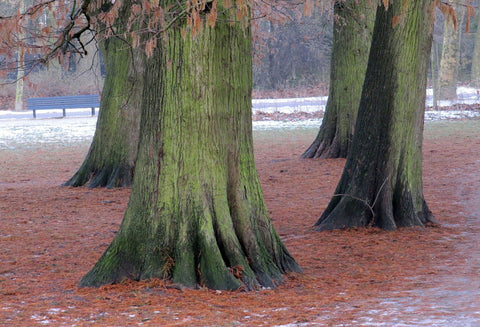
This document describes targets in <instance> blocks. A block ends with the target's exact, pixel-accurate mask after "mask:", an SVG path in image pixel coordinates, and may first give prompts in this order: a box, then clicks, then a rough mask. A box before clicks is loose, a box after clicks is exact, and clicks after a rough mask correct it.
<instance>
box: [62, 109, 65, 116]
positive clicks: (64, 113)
mask: <svg viewBox="0 0 480 327" xmlns="http://www.w3.org/2000/svg"><path fill="white" fill-rule="evenodd" d="M62 110H63V117H65V116H66V113H65V109H62Z"/></svg>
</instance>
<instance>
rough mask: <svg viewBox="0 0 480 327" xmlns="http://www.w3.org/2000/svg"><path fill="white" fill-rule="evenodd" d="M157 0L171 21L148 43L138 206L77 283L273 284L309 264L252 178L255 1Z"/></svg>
mask: <svg viewBox="0 0 480 327" xmlns="http://www.w3.org/2000/svg"><path fill="white" fill-rule="evenodd" d="M132 4H133V2H132V1H124V5H125V6H131V5H132ZM160 4H161V6H162V8H163V10H162V12H163V14H164V15H165V17H174V20H173V21H170V22H169V23H167V25H168V28H165V29H164V32H162V33H157V34H155V35H154V36H151V34H149V33H145V34H143V36H142V40H143V42H144V44H145V50H146V53H147V55H148V58H146V59H145V63H144V66H143V67H144V85H148V87H144V88H143V96H142V104H141V106H142V117H141V128H140V143H139V148H138V149H139V150H138V157H137V162H136V165H135V173H134V180H133V185H132V191H131V196H130V201H129V204H128V207H127V210H126V213H125V216H124V219H123V221H122V225H121V227H120V230H119V232H118V233H117V235H116V237H115V238H114V240H113V241H112V243H111V244H110V246H109V247H108V249H107V250H106V251H105V253H104V254H103V256H102V257H101V258H100V259H99V261H98V262H97V263H96V264H95V266H94V267H93V269H92V270H91V271H90V272H88V273H87V275H86V276H85V277H84V278H83V279H82V280H81V282H80V286H99V285H102V284H106V283H115V282H120V281H122V280H124V279H127V278H129V279H134V280H140V279H148V278H154V277H158V278H169V279H172V280H173V281H174V282H175V283H179V284H182V285H185V286H188V287H195V286H197V285H201V286H206V287H209V288H214V289H237V288H239V287H242V286H244V287H246V288H247V289H253V288H256V287H258V286H260V285H261V286H267V287H273V286H275V285H276V284H277V283H278V282H279V281H280V280H281V278H282V274H283V273H285V272H288V271H299V270H300V268H299V267H298V265H297V263H296V262H295V261H294V259H293V258H292V257H291V256H290V254H289V253H288V251H287V250H286V248H285V247H284V245H283V244H282V242H281V240H280V238H279V236H278V235H277V234H276V232H275V230H274V228H273V226H272V224H271V222H270V219H269V216H268V213H267V210H266V208H265V204H264V201H263V196H262V192H261V187H260V183H259V180H258V177H257V174H256V171H255V164H254V158H253V149H252V147H253V145H252V144H253V143H252V131H251V127H252V126H251V87H252V75H251V74H252V73H251V37H250V28H249V20H248V10H249V9H248V6H247V3H246V2H244V1H234V2H232V5H229V4H228V3H227V2H226V1H225V2H224V1H214V2H209V3H205V2H200V3H196V5H194V4H192V3H191V5H192V7H190V10H191V11H189V9H188V7H185V6H184V5H185V4H184V3H182V4H181V6H179V5H178V4H179V3H178V2H176V1H162V2H161V3H160ZM185 12H186V13H187V15H186V16H185V15H183V16H182V14H181V13H185ZM153 13H154V14H153V15H152V16H153V17H155V12H153ZM156 17H158V16H156ZM217 17H218V18H217ZM238 18H240V22H238ZM215 19H216V20H217V22H216V24H215V26H214V27H212V26H213V22H214V20H215ZM202 20H207V21H208V22H209V25H205V24H202ZM147 21H148V20H147ZM188 21H190V24H187V22H188ZM229 22H230V23H229ZM151 23H152V21H148V22H147V23H145V24H151ZM150 27H151V26H150ZM152 29H153V28H150V30H152Z"/></svg>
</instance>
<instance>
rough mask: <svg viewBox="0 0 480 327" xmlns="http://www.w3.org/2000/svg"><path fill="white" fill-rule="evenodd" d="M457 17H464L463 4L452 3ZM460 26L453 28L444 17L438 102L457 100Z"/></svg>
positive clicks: (448, 19)
mask: <svg viewBox="0 0 480 327" xmlns="http://www.w3.org/2000/svg"><path fill="white" fill-rule="evenodd" d="M452 6H453V8H454V9H455V12H456V15H457V17H462V16H463V15H464V12H465V10H464V6H465V5H464V4H460V3H456V2H454V3H452ZM460 26H461V25H459V26H454V24H453V22H452V18H451V17H445V26H444V28H443V46H442V57H441V59H440V71H439V73H438V79H439V81H438V84H439V92H438V95H439V100H455V99H456V98H457V81H458V66H459V61H460V50H459V49H460V41H459V40H460V33H461V27H460Z"/></svg>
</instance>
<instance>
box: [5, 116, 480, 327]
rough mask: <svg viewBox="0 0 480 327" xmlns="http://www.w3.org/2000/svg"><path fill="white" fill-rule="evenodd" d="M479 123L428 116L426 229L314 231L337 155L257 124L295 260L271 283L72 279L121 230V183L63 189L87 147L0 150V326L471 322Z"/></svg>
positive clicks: (297, 133)
mask: <svg viewBox="0 0 480 327" xmlns="http://www.w3.org/2000/svg"><path fill="white" fill-rule="evenodd" d="M479 127H480V123H479V122H478V121H464V122H461V121H460V122H436V123H431V124H428V125H427V132H426V135H427V136H426V139H425V145H424V158H425V159H424V191H425V196H426V198H427V202H428V204H429V205H430V208H431V209H432V211H433V212H434V214H435V216H436V218H437V220H439V222H440V223H441V224H442V226H441V227H436V228H427V229H420V228H413V229H400V230H398V231H395V232H384V231H380V230H375V229H370V230H365V229H360V230H341V231H333V232H322V233H318V232H314V231H312V230H311V226H312V225H313V223H314V222H315V221H316V219H317V218H318V217H319V215H320V214H321V212H322V210H323V209H324V208H325V206H326V205H327V203H328V201H329V199H330V197H331V196H332V194H333V191H334V188H335V186H336V183H337V181H338V179H339V175H340V174H341V171H342V167H343V165H344V160H341V159H339V160H301V159H299V157H300V154H301V153H302V151H304V150H305V149H306V147H307V146H308V145H309V143H310V142H311V141H312V140H313V137H314V136H315V134H316V132H317V130H316V129H309V130H301V129H295V130H281V131H258V132H255V151H256V161H257V169H258V172H259V175H260V178H261V181H262V185H263V189H264V194H265V200H266V203H267V206H268V208H269V211H270V213H271V217H272V219H273V222H274V224H275V226H276V228H277V231H278V232H279V234H280V235H281V237H282V238H283V240H284V242H285V243H286V245H287V247H288V249H289V250H290V252H291V253H292V254H293V255H294V257H295V258H296V259H297V261H298V262H299V263H300V265H301V266H302V268H303V271H304V272H303V274H297V275H290V276H287V277H286V278H285V282H284V284H283V285H281V286H280V287H279V288H277V289H273V290H270V289H267V290H260V291H256V292H250V293H245V292H220V291H211V290H207V289H201V290H189V289H182V288H178V287H173V286H172V285H170V284H168V283H164V282H163V281H159V280H151V281H147V282H141V283H138V282H129V283H125V284H122V285H113V286H105V287H102V288H100V289H93V288H85V289H79V288H77V286H76V284H77V282H78V281H79V279H80V278H81V277H82V275H83V274H85V273H86V272H87V271H88V270H89V269H90V268H91V267H92V265H93V264H94V263H95V261H96V260H97V259H98V257H99V256H100V255H101V254H102V253H103V251H104V250H105V248H106V247H107V245H108V244H109V242H110V241H111V239H112V237H113V236H114V235H115V232H116V231H117V230H118V228H119V224H120V222H121V219H122V216H123V212H124V210H125V207H126V205H127V201H128V196H129V190H128V189H116V190H105V189H88V188H65V187H60V186H59V185H60V184H61V183H62V182H64V181H65V180H67V179H68V178H69V177H70V176H71V175H72V174H73V173H74V172H75V170H76V168H78V167H79V165H80V164H81V162H82V160H83V158H84V156H85V155H86V152H87V150H88V144H87V143H84V142H83V143H73V144H67V145H55V144H50V145H48V144H46V145H45V144H39V145H38V147H36V148H31V147H28V148H25V149H16V150H15V151H13V150H7V149H2V150H1V151H0V166H1V170H0V249H1V251H0V325H2V326H3V325H4V326H44V325H48V326H88V325H94V326H137V325H144V326H297V325H298V326H372V325H376V326H394V325H398V326H475V325H479V324H480V278H479V277H478V276H479V275H480V258H479V257H480V244H479V243H480V220H479V215H480V210H479V209H480V200H479V195H480V174H479V173H478V171H479V169H480V136H479V132H478V130H479Z"/></svg>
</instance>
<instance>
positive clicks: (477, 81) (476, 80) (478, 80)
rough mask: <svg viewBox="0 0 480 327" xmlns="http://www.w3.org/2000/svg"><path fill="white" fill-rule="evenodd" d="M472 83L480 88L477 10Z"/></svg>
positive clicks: (479, 34)
mask: <svg viewBox="0 0 480 327" xmlns="http://www.w3.org/2000/svg"><path fill="white" fill-rule="evenodd" d="M470 80H471V82H472V85H473V86H474V87H476V88H480V13H478V12H477V31H476V32H475V48H474V50H473V55H472V72H471V76H470Z"/></svg>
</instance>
